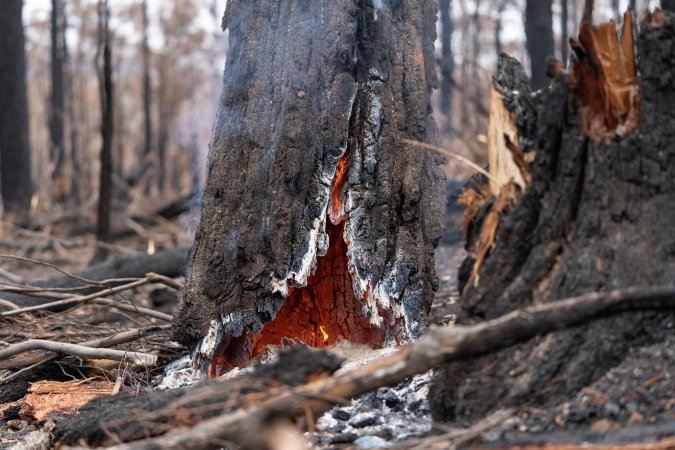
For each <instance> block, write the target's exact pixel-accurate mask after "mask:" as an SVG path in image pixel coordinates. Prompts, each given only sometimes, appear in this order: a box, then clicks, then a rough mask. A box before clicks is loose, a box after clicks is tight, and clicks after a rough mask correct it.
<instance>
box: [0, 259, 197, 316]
mask: <svg viewBox="0 0 675 450" xmlns="http://www.w3.org/2000/svg"><path fill="white" fill-rule="evenodd" d="M188 250H189V249H188V248H187V247H180V248H172V249H167V250H161V251H158V252H157V253H155V254H153V255H139V256H136V255H134V256H130V255H123V256H120V257H118V258H115V259H114V260H112V261H109V262H104V263H100V264H96V265H93V266H91V267H88V268H86V269H84V270H82V271H80V272H77V273H76V274H75V275H76V276H77V277H79V278H82V279H87V280H109V279H124V278H141V277H144V276H145V274H146V273H148V272H154V273H157V274H159V275H164V276H166V277H177V276H179V275H181V274H182V272H183V268H184V266H185V263H186V261H187V255H188ZM125 281H127V280H120V282H117V283H111V284H110V285H109V286H115V285H118V284H122V283H124V282H125ZM86 285H87V284H86V283H84V282H83V281H81V280H78V279H76V278H73V277H72V276H68V275H58V276H54V277H49V278H44V279H40V280H37V281H35V282H32V283H31V286H35V287H45V288H67V287H78V286H86ZM97 289H100V287H97V286H92V288H91V289H86V290H84V291H79V292H80V293H81V294H87V293H92V292H94V291H96V290H97ZM0 299H3V300H6V301H9V302H11V303H14V304H17V305H23V306H34V305H41V304H43V303H46V302H48V301H50V300H49V299H45V298H41V297H38V296H33V295H27V294H19V293H8V292H2V293H0ZM63 308H65V306H64V307H61V308H57V309H56V310H57V311H58V310H63Z"/></svg>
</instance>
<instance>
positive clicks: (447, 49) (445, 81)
mask: <svg viewBox="0 0 675 450" xmlns="http://www.w3.org/2000/svg"><path fill="white" fill-rule="evenodd" d="M438 7H439V9H440V15H441V28H442V31H441V52H442V53H441V55H442V56H441V61H440V69H441V104H440V109H441V112H442V113H443V114H445V116H446V117H447V118H448V122H447V126H448V129H451V128H452V118H451V113H452V89H453V84H454V81H453V78H452V72H453V71H454V69H455V61H454V59H453V55H452V32H453V23H452V0H439V2H438Z"/></svg>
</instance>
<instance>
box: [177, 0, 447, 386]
mask: <svg viewBox="0 0 675 450" xmlns="http://www.w3.org/2000/svg"><path fill="white" fill-rule="evenodd" d="M435 13H436V8H435V4H434V2H433V1H431V0H423V1H420V2H401V1H392V2H385V4H384V5H383V6H381V7H380V6H378V7H376V8H373V4H372V3H371V2H367V1H359V2H353V1H348V0H340V1H333V0H331V1H328V0H322V1H316V2H303V1H292V2H286V1H280V0H264V1H259V2H248V1H241V0H240V1H231V2H228V5H227V10H226V12H225V16H224V18H223V27H224V28H228V29H229V44H230V47H229V51H228V58H227V65H226V68H225V76H224V85H223V93H222V96H221V100H220V107H219V112H218V115H217V118H216V122H215V125H214V133H213V137H212V142H211V148H210V155H209V164H208V174H207V182H206V188H205V191H204V196H203V199H202V216H201V222H200V225H199V228H198V230H197V234H196V238H195V244H194V249H193V252H192V254H191V258H190V261H189V264H188V270H187V275H186V286H185V289H184V291H183V292H182V302H181V306H180V308H179V310H178V312H177V314H176V315H175V320H174V332H173V335H174V338H175V339H176V340H177V341H179V342H181V343H183V344H186V345H188V346H190V347H191V348H192V349H193V350H195V356H196V358H194V360H193V363H194V364H195V365H196V366H198V367H200V368H201V369H202V370H206V369H207V368H208V367H209V365H210V366H211V370H210V371H209V372H210V374H211V375H215V374H218V373H221V372H222V371H224V370H227V368H228V367H231V366H237V365H243V364H245V363H246V362H247V361H248V359H250V358H251V356H254V355H255V354H257V353H258V352H260V351H261V350H262V348H263V347H264V345H265V344H274V343H277V344H278V343H279V342H280V340H281V339H282V338H284V337H286V338H291V339H293V338H297V339H300V340H302V341H304V342H306V343H307V344H309V345H315V346H322V345H326V344H332V343H334V342H335V341H336V340H337V339H339V338H340V337H343V338H347V339H350V340H354V341H357V342H361V343H370V344H374V345H376V346H380V345H383V344H384V342H385V341H386V340H388V339H391V340H393V339H395V340H397V341H403V340H406V339H408V338H416V337H418V336H419V335H420V334H421V332H422V331H423V329H424V327H425V322H426V317H427V314H428V311H429V308H430V305H431V301H432V297H433V291H434V290H435V289H436V287H437V279H436V275H435V271H434V259H433V257H434V249H433V247H434V244H435V243H436V242H437V241H438V239H439V237H440V235H441V231H442V228H443V213H444V210H445V208H444V198H445V192H444V189H445V180H444V178H445V177H444V174H443V172H442V170H441V169H440V167H439V164H440V163H441V162H442V158H441V157H439V156H438V155H436V154H434V153H432V152H431V151H428V150H425V149H420V148H416V147H414V146H411V145H407V144H403V143H402V142H401V140H402V139H413V140H418V141H433V140H434V139H435V136H436V127H435V124H434V122H433V119H432V117H431V114H430V112H431V106H430V101H429V95H430V92H431V89H432V88H433V87H435V86H436V84H437V79H436V73H435V60H434V56H433V42H434V40H435V38H436V32H435V25H434V24H435V19H436V14H435ZM266 324H267V325H266ZM205 337H207V338H205ZM214 357H215V359H214ZM211 361H213V364H211Z"/></svg>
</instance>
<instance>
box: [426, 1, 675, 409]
mask: <svg viewBox="0 0 675 450" xmlns="http://www.w3.org/2000/svg"><path fill="white" fill-rule="evenodd" d="M658 14H663V13H658ZM659 17H661V16H659ZM661 18H662V19H665V20H655V21H654V23H653V24H652V22H650V21H651V20H652V18H651V17H648V18H647V21H646V23H644V24H643V25H642V31H641V33H640V36H639V40H638V47H639V54H640V67H639V68H640V73H641V81H640V86H641V96H640V97H641V98H640V112H639V126H638V127H637V129H634V130H633V131H631V132H629V133H628V134H627V135H626V134H625V133H623V132H622V131H621V130H620V129H618V130H617V131H615V132H614V133H613V134H611V135H608V136H607V137H606V138H603V139H601V140H600V142H598V143H597V144H596V143H594V142H593V140H592V139H590V138H589V137H587V136H585V135H583V134H582V131H581V130H582V115H583V107H582V106H581V105H580V104H579V102H578V101H577V100H576V99H575V97H574V96H573V93H572V90H571V87H570V83H571V82H570V79H569V77H568V76H567V75H566V74H561V75H559V76H558V77H557V78H556V79H555V80H554V82H553V84H552V86H551V87H550V89H548V90H547V91H545V92H544V93H543V96H542V97H541V99H540V100H539V101H537V100H536V99H532V98H530V99H528V101H529V102H532V104H535V105H537V109H536V111H537V114H536V116H535V119H536V123H535V125H536V126H535V129H536V132H534V133H528V132H525V133H523V135H524V136H525V137H528V138H529V139H531V141H532V143H533V146H532V147H533V148H535V149H536V152H537V156H536V160H535V161H534V163H533V166H532V170H533V172H532V183H531V185H530V186H529V187H528V188H527V189H526V190H525V191H524V192H523V193H522V196H521V197H520V199H519V201H518V203H517V204H516V205H515V207H514V208H513V209H512V210H511V211H510V212H509V213H507V214H504V215H503V216H502V217H501V221H500V225H499V230H498V234H497V239H496V242H497V244H496V246H495V247H494V248H493V249H492V250H491V252H490V253H489V255H488V257H487V259H486V260H485V263H484V264H483V266H482V268H481V270H480V272H479V275H480V282H479V283H478V285H477V286H474V285H471V286H467V287H466V292H465V293H464V295H462V296H461V298H460V301H459V305H460V308H461V314H460V315H459V317H458V323H459V324H462V325H467V324H475V323H479V322H480V321H482V320H490V319H494V318H496V317H499V316H501V315H503V314H505V313H507V312H509V311H512V310H514V309H517V308H521V307H524V306H528V305H538V304H542V303H545V302H547V301H550V300H552V299H554V298H560V297H564V296H568V295H575V294H581V293H584V292H589V291H596V290H598V289H608V288H614V287H622V286H627V285H630V284H633V283H654V284H657V283H662V282H670V281H672V280H673V279H674V277H675V253H673V251H672V249H673V248H675V247H674V246H675V235H673V233H672V223H675V210H674V209H673V208H672V207H670V206H668V205H671V204H672V203H673V198H675V182H674V180H675V172H674V171H675V169H674V166H673V164H671V163H670V162H672V161H673V158H675V153H674V152H675V150H674V147H673V146H672V136H673V133H674V131H673V130H675V117H674V116H673V115H672V114H671V112H670V111H671V109H672V104H673V102H675V81H674V80H675V72H674V71H673V68H672V67H671V65H670V64H669V62H668V61H669V58H668V57H666V56H665V55H668V54H670V53H669V52H671V50H672V48H673V45H675V42H674V41H673V36H675V20H673V16H672V15H669V16H667V17H666V16H665V15H664V16H662V17H661ZM576 82H577V85H578V83H579V82H583V80H576ZM517 115H518V114H517ZM521 148H527V147H521ZM462 279H463V280H464V281H466V279H467V278H466V276H464V277H463V278H462ZM462 279H461V280H462ZM462 287H463V286H460V288H462ZM495 292H499V293H502V295H500V296H495V295H494V293H495ZM672 321H673V316H672V314H669V313H658V314H657V313H652V312H638V313H633V314H623V315H618V316H616V317H612V318H606V319H603V320H599V321H596V322H593V323H590V324H588V325H585V326H582V327H579V328H575V329H573V330H567V331H563V332H558V333H555V334H553V335H550V336H546V337H540V338H536V339H533V340H532V341H530V342H528V343H526V344H521V345H518V346H515V347H514V348H513V349H508V350H505V351H502V352H499V353H497V354H495V355H490V357H482V358H476V359H474V360H472V361H467V362H462V363H453V364H448V365H446V366H444V367H443V368H442V369H441V370H439V371H438V372H437V375H436V378H435V380H434V382H433V383H432V387H431V394H430V397H429V398H430V401H431V408H432V413H433V415H434V417H435V418H436V419H437V420H472V419H475V418H479V417H483V416H484V415H485V414H487V413H489V412H490V411H494V410H496V409H500V408H503V407H504V406H520V405H530V406H534V407H543V408H546V407H548V406H550V405H554V404H558V403H559V402H561V401H564V399H566V398H568V397H569V396H570V395H573V394H574V393H575V392H577V391H578V390H579V389H580V388H582V387H584V386H586V385H588V383H590V382H592V381H593V380H594V379H596V378H598V377H600V376H602V375H603V374H604V373H605V372H606V371H607V370H608V369H609V368H610V367H613V366H614V365H616V364H617V363H619V362H620V361H621V360H622V358H623V357H624V356H625V355H626V354H627V351H628V349H629V348H630V347H632V346H637V345H646V344H649V343H652V342H659V341H660V340H662V339H663V337H664V336H667V334H668V333H672V330H670V331H669V330H668V328H667V324H668V323H672ZM509 373H514V374H518V376H516V377H505V376H504V374H509Z"/></svg>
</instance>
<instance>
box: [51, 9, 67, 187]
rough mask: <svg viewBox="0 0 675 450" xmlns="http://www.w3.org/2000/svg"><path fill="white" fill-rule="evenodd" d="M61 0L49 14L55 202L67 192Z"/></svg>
mask: <svg viewBox="0 0 675 450" xmlns="http://www.w3.org/2000/svg"><path fill="white" fill-rule="evenodd" d="M63 7H64V5H63V0H52V13H51V83H52V84H51V96H50V99H49V143H50V151H49V160H50V162H51V165H52V181H53V188H52V189H53V190H52V193H53V195H54V198H55V199H58V200H63V198H64V197H65V195H66V190H67V180H66V174H65V171H64V161H65V158H64V153H65V149H64V143H63V135H64V132H63V129H64V126H63V119H64V116H65V107H64V95H63V63H64V47H65V40H66V38H65V29H64V17H63V13H64V11H63Z"/></svg>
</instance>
